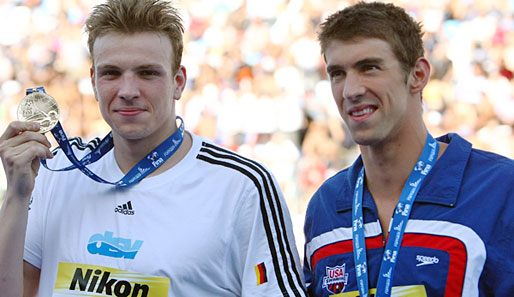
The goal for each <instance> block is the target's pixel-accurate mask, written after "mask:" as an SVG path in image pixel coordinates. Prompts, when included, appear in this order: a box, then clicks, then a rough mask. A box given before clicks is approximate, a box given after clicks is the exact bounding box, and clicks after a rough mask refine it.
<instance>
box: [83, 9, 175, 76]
mask: <svg viewBox="0 0 514 297" xmlns="http://www.w3.org/2000/svg"><path fill="white" fill-rule="evenodd" d="M85 32H86V33H87V34H88V40H87V45H88V48H89V52H90V54H91V57H93V45H94V43H95V40H96V39H97V38H98V37H100V36H102V35H105V34H107V33H111V32H116V33H127V34H134V33H140V32H155V33H160V34H164V35H165V36H168V37H169V38H170V41H171V45H172V47H173V57H172V61H173V65H172V71H173V73H175V72H176V71H177V70H178V68H179V67H180V64H181V61H182V51H183V49H184V44H183V41H182V35H183V33H184V27H183V25H182V18H181V17H180V15H179V12H178V10H177V9H176V8H174V7H173V6H172V5H171V3H170V2H169V1H164V0H107V1H106V2H105V3H103V4H99V5H97V6H95V7H94V8H93V10H92V12H91V14H90V15H89V17H88V18H87V20H86V23H85ZM93 63H94V61H93Z"/></svg>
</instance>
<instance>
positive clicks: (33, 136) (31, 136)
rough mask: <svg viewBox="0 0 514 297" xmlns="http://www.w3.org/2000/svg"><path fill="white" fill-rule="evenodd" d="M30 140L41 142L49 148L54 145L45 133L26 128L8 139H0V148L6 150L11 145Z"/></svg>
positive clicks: (14, 145)
mask: <svg viewBox="0 0 514 297" xmlns="http://www.w3.org/2000/svg"><path fill="white" fill-rule="evenodd" d="M30 141H35V142H39V143H41V144H42V145H44V146H46V147H48V148H50V147H51V146H52V145H51V143H50V141H48V138H46V136H45V135H44V134H41V133H38V132H34V131H30V130H24V131H23V132H20V133H19V134H17V135H14V136H12V137H10V138H8V139H4V140H1V139H0V150H5V149H6V148H9V147H16V146H18V145H21V144H23V143H25V142H30Z"/></svg>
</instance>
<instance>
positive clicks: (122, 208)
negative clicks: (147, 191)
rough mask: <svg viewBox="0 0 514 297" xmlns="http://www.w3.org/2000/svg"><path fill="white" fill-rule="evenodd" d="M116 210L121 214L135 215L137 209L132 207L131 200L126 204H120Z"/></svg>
mask: <svg viewBox="0 0 514 297" xmlns="http://www.w3.org/2000/svg"><path fill="white" fill-rule="evenodd" d="M114 212H119V213H121V214H124V215H127V216H133V215H135V214H136V211H135V210H133V209H132V202H131V201H129V202H127V203H125V204H121V205H118V206H117V207H116V208H115V209H114Z"/></svg>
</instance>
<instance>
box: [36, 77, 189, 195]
mask: <svg viewBox="0 0 514 297" xmlns="http://www.w3.org/2000/svg"><path fill="white" fill-rule="evenodd" d="M32 92H43V93H44V92H45V89H44V87H37V88H31V89H27V95H28V94H30V93H32ZM177 118H178V119H179V120H180V122H181V123H180V126H179V128H178V129H177V131H175V132H174V133H173V134H172V135H171V136H170V137H168V138H167V139H166V140H164V141H163V142H162V143H161V144H159V145H158V146H157V147H156V148H155V149H154V150H153V151H152V152H150V153H149V154H148V155H146V156H145V157H144V158H143V159H141V160H140V161H139V162H138V163H137V164H136V165H135V166H134V167H132V169H130V171H129V172H128V173H127V174H126V175H125V176H124V177H123V178H121V179H120V180H119V181H117V182H110V181H107V180H105V179H103V178H101V177H99V176H98V175H96V174H95V173H94V172H92V171H91V170H90V169H89V168H87V167H86V165H89V164H92V163H94V162H96V161H98V160H100V158H102V157H103V156H104V155H105V154H106V153H107V152H109V151H110V150H111V149H112V148H113V147H114V142H113V137H112V132H110V133H109V134H108V135H107V136H106V137H105V138H104V139H102V141H100V143H99V145H98V146H97V147H96V148H95V149H94V150H93V151H91V152H90V153H89V154H87V155H86V156H84V157H83V158H82V159H81V160H78V159H77V157H76V156H75V154H74V153H73V149H72V148H71V145H70V142H69V141H68V137H67V136H66V133H64V129H63V128H62V126H61V123H60V122H58V123H57V125H56V126H55V127H54V128H53V129H52V130H51V132H52V134H53V136H54V137H55V140H56V141H57V143H58V144H59V146H60V147H61V149H62V151H63V152H64V154H65V155H66V157H67V158H68V160H70V162H71V163H72V164H73V165H71V166H68V167H65V168H61V169H51V168H49V167H48V166H47V164H46V160H45V159H42V160H41V164H43V166H44V167H45V168H46V169H48V170H51V171H68V170H72V169H79V170H80V171H82V173H84V174H85V175H86V176H88V177H89V178H91V179H92V180H94V181H96V182H100V183H105V184H111V185H115V186H118V187H126V186H130V185H133V184H135V183H138V182H139V181H140V180H142V179H143V178H145V177H146V176H147V175H148V174H150V173H152V172H153V171H154V170H155V169H157V168H158V167H159V166H160V165H162V164H164V162H166V160H168V158H169V157H171V156H172V155H173V154H174V153H175V152H176V151H177V149H178V148H179V147H180V145H181V144H182V141H183V140H184V121H183V120H182V118H181V117H177Z"/></svg>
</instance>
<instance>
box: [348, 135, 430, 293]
mask: <svg viewBox="0 0 514 297" xmlns="http://www.w3.org/2000/svg"><path fill="white" fill-rule="evenodd" d="M438 153H439V143H438V142H437V141H436V140H434V138H433V137H432V135H430V133H428V135H427V139H426V141H425V147H424V149H423V152H422V153H421V155H420V157H419V159H418V161H417V162H416V165H415V166H414V168H413V169H412V172H411V174H410V175H409V178H408V179H407V183H406V184H405V186H404V187H403V189H402V193H401V195H400V199H399V201H398V204H397V205H396V209H395V212H394V215H393V220H392V222H391V226H392V228H390V229H391V230H390V231H389V237H388V240H387V244H386V247H385V251H384V256H383V257H382V262H381V265H380V272H379V275H378V283H377V291H376V296H377V297H387V296H391V289H392V285H393V276H394V269H395V266H396V260H397V258H398V253H399V251H400V245H401V242H402V239H403V234H404V231H405V227H406V226H407V221H408V220H409V216H410V212H411V210H412V205H413V203H414V200H415V199H416V195H417V194H418V191H419V188H420V187H421V183H422V182H423V179H424V178H425V177H426V175H427V174H428V173H429V172H430V170H431V169H432V168H433V167H434V164H435V162H436V160H437V155H438ZM363 184H364V167H363V168H362V169H361V171H360V173H359V177H358V178H357V181H356V183H355V190H354V198H353V208H352V222H353V226H352V238H353V258H354V261H355V274H356V277H357V285H358V287H359V293H360V296H362V297H368V296H369V286H368V269H367V265H368V264H367V258H366V242H365V234H364V217H363V211H362V195H363V191H364V190H363V188H364V186H363Z"/></svg>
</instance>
